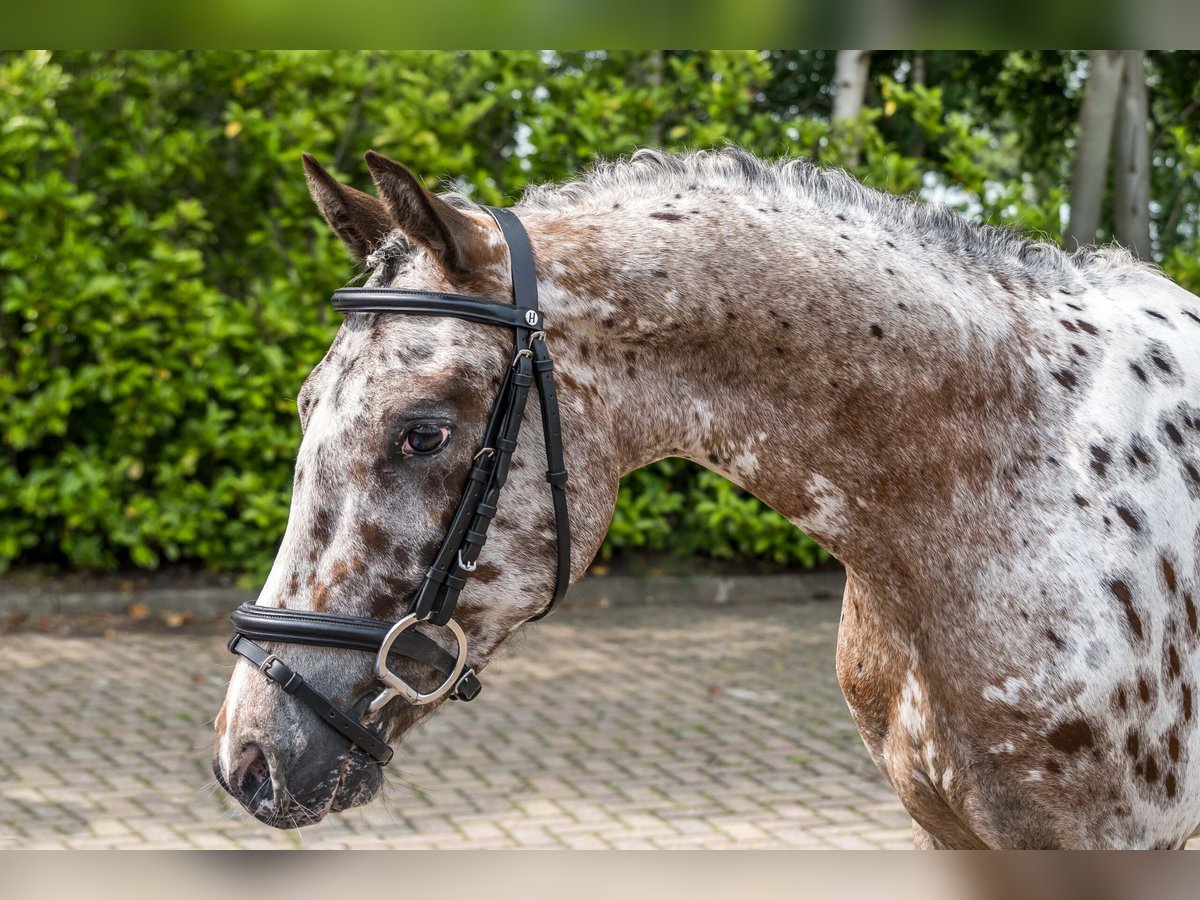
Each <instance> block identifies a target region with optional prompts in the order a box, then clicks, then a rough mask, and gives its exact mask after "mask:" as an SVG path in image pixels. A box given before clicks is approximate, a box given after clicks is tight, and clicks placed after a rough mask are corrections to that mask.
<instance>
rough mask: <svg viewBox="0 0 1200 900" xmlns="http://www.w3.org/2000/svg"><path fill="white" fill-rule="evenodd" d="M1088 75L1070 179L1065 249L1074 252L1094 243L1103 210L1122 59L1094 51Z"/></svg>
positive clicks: (1120, 55) (1116, 53)
mask: <svg viewBox="0 0 1200 900" xmlns="http://www.w3.org/2000/svg"><path fill="white" fill-rule="evenodd" d="M1090 59H1091V71H1090V72H1089V74H1088V80H1087V84H1086V85H1085V86H1084V89H1083V107H1082V109H1080V111H1079V131H1078V134H1077V136H1076V140H1075V144H1076V146H1075V171H1074V173H1073V174H1072V177H1071V217H1070V220H1069V222H1068V224H1067V233H1066V234H1065V235H1064V237H1065V238H1066V245H1067V249H1068V250H1074V249H1076V248H1078V247H1081V246H1083V245H1085V244H1091V243H1094V242H1095V240H1096V231H1097V230H1098V229H1099V228H1100V211H1101V209H1102V207H1103V206H1104V186H1105V184H1106V183H1107V181H1108V151H1109V147H1110V146H1111V145H1112V134H1113V122H1114V120H1115V119H1116V113H1117V99H1118V97H1119V96H1120V94H1121V72H1122V69H1123V68H1124V63H1125V58H1124V55H1123V53H1122V52H1121V51H1120V50H1094V51H1092V54H1091V57H1090Z"/></svg>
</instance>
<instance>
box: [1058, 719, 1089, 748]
mask: <svg viewBox="0 0 1200 900" xmlns="http://www.w3.org/2000/svg"><path fill="white" fill-rule="evenodd" d="M1046 740H1047V741H1048V742H1049V743H1050V746H1051V747H1053V748H1054V749H1055V750H1059V751H1061V752H1063V753H1067V754H1070V753H1075V752H1076V751H1078V750H1086V749H1088V748H1089V747H1092V746H1094V745H1095V743H1096V738H1095V735H1094V734H1092V726H1090V725H1089V724H1088V723H1087V722H1085V721H1084V720H1083V719H1072V720H1071V721H1069V722H1063V723H1062V724H1061V725H1059V726H1058V727H1057V728H1055V729H1054V730H1053V731H1052V732H1050V734H1048V735H1047V736H1046Z"/></svg>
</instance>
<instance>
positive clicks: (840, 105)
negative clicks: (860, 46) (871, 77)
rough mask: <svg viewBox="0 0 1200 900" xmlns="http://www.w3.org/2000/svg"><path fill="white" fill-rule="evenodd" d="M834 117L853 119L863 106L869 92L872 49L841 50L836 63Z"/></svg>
mask: <svg viewBox="0 0 1200 900" xmlns="http://www.w3.org/2000/svg"><path fill="white" fill-rule="evenodd" d="M835 66H836V69H835V72H836V74H835V75H834V95H833V118H834V120H835V121H836V120H839V119H853V118H854V117H855V116H857V115H858V113H859V111H860V110H861V109H862V106H863V97H865V96H866V93H867V71H868V70H869V69H870V66H871V51H870V50H839V51H838V52H837V60H836V63H835Z"/></svg>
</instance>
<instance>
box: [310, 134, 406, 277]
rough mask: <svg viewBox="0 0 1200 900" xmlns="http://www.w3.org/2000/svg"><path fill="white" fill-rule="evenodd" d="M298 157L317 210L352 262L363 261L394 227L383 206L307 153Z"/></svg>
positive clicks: (394, 224)
mask: <svg viewBox="0 0 1200 900" xmlns="http://www.w3.org/2000/svg"><path fill="white" fill-rule="evenodd" d="M301 158H302V159H303V160H304V174H305V175H307V176H308V192H309V193H310V194H312V198H313V201H314V202H315V203H316V204H317V209H319V210H320V211H321V215H322V216H323V217H324V219H325V221H326V222H328V223H329V227H330V228H332V229H333V233H334V234H336V235H337V236H338V237H339V238H341V241H342V243H343V244H345V245H346V249H347V250H349V251H350V255H351V256H352V257H353V258H354V261H355V262H357V263H362V262H364V261H365V260H366V258H367V257H368V256H370V255H371V254H372V253H374V252H375V250H377V249H378V248H379V246H380V245H381V244H382V243H383V242H384V240H386V239H387V236H388V233H389V232H391V231H392V229H394V228H395V227H396V223H395V222H393V221H392V220H391V217H390V216H388V211H387V208H386V207H385V206H384V205H383V204H382V203H380V202H379V201H378V200H376V199H375V198H374V197H372V196H371V195H370V194H364V193H363V192H362V191H356V190H355V189H354V188H352V187H350V186H349V185H345V184H342V183H341V182H339V181H338V180H337V179H336V178H334V177H333V176H332V175H330V174H329V173H328V172H327V171H325V169H324V168H322V166H321V164H320V163H319V162H317V161H316V159H314V158H313V157H312V156H310V155H309V154H307V153H304V154H301Z"/></svg>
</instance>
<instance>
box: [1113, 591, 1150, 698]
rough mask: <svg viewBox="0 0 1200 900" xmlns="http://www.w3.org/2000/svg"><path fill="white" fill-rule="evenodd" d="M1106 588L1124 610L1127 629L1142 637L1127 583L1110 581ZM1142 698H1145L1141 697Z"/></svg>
mask: <svg viewBox="0 0 1200 900" xmlns="http://www.w3.org/2000/svg"><path fill="white" fill-rule="evenodd" d="M1108 589H1109V590H1110V591H1112V593H1113V596H1114V597H1116V598H1117V600H1118V601H1120V604H1121V608H1122V609H1124V610H1125V618H1126V620H1127V621H1128V622H1129V630H1130V631H1132V632H1133V636H1134V637H1136V638H1137V639H1138V640H1141V638H1142V634H1143V632H1142V620H1141V618H1140V617H1139V616H1138V614H1137V610H1135V609H1134V608H1133V593H1132V592H1131V591H1130V590H1129V585H1127V584H1126V583H1125V582H1124V581H1110V582H1109V583H1108ZM1142 699H1143V700H1145V699H1146V698H1145V697H1143V698H1142Z"/></svg>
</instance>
